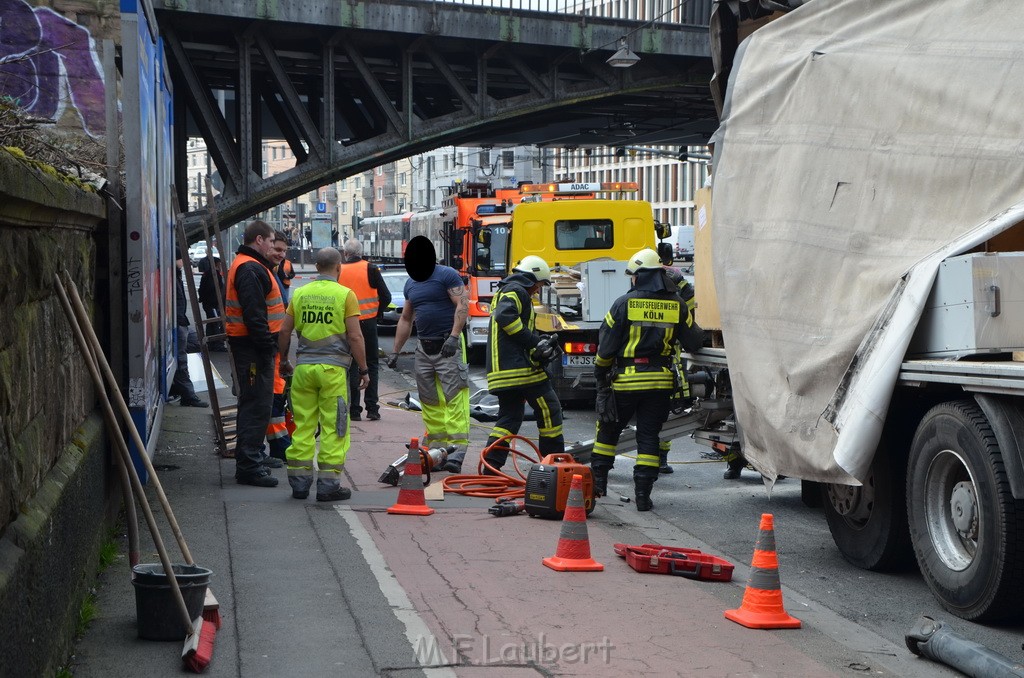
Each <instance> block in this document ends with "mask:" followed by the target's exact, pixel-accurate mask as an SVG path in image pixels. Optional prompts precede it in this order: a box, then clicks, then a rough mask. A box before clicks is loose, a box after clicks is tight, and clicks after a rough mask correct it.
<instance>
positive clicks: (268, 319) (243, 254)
mask: <svg viewBox="0 0 1024 678" xmlns="http://www.w3.org/2000/svg"><path fill="white" fill-rule="evenodd" d="M242 243H243V244H242V246H241V247H239V248H238V252H237V253H236V254H235V259H234V261H232V262H231V269H230V270H229V271H228V280H227V301H226V302H225V318H226V321H227V334H228V342H229V344H230V345H231V353H232V358H233V359H234V363H235V374H236V376H237V378H238V381H239V384H237V387H238V417H237V424H236V428H237V431H238V432H237V437H236V439H235V480H237V481H238V482H239V483H242V484H244V485H256V486H258V487H276V486H277V478H275V477H274V476H273V475H271V473H270V469H271V468H277V467H280V466H283V463H282V462H281V461H280V460H279V459H274V458H273V457H270V456H268V455H267V452H266V449H265V446H264V444H263V440H264V438H265V437H266V434H267V425H268V424H269V423H270V418H271V409H272V407H273V403H274V359H275V357H276V356H277V335H278V332H280V331H281V326H282V324H283V323H284V316H285V307H284V302H283V301H282V299H281V290H280V289H279V288H278V285H277V278H276V276H274V274H273V271H272V270H271V267H272V264H271V262H270V259H269V258H268V255H269V254H270V251H271V250H272V249H273V247H274V229H273V228H271V227H270V225H269V224H267V223H266V222H264V221H253V222H251V223H250V224H249V225H248V226H246V228H245V233H244V235H243V237H242Z"/></svg>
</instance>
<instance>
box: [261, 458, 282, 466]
mask: <svg viewBox="0 0 1024 678" xmlns="http://www.w3.org/2000/svg"><path fill="white" fill-rule="evenodd" d="M260 465H262V466H265V467H266V468H283V467H284V462H283V461H281V459H279V458H278V457H267V458H266V459H264V460H263V461H261V462H260Z"/></svg>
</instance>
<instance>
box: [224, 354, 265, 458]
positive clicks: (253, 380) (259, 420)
mask: <svg viewBox="0 0 1024 678" xmlns="http://www.w3.org/2000/svg"><path fill="white" fill-rule="evenodd" d="M230 341H231V357H232V358H233V359H234V362H235V374H236V375H237V377H238V382H239V383H238V384H236V385H235V388H236V391H237V393H238V417H237V419H236V428H237V430H238V433H237V436H236V438H235V478H252V477H255V476H262V475H265V474H266V473H268V471H267V470H266V469H265V468H264V467H263V465H262V464H261V462H262V461H263V460H265V459H266V458H267V453H266V450H265V448H264V445H263V441H264V439H265V438H266V437H267V426H268V425H269V424H270V417H271V412H272V410H273V407H274V352H273V351H268V350H266V349H262V350H261V349H258V348H257V347H256V346H254V345H253V344H252V342H250V341H249V340H248V339H244V338H243V339H232V340H230Z"/></svg>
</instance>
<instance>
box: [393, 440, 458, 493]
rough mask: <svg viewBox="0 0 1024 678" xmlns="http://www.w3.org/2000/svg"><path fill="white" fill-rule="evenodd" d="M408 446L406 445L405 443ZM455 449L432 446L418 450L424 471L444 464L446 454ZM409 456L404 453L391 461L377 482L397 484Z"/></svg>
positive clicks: (446, 458)
mask: <svg viewBox="0 0 1024 678" xmlns="http://www.w3.org/2000/svg"><path fill="white" fill-rule="evenodd" d="M406 447H408V445H406ZM454 451H455V447H454V446H452V447H432V448H430V449H422V450H420V463H421V464H422V467H423V469H424V473H430V471H431V470H434V469H439V468H441V467H442V466H444V463H445V462H446V461H448V455H449V454H451V453H452V452H454ZM408 458H409V456H408V455H406V454H404V455H402V456H401V457H399V458H398V459H395V460H394V461H393V462H391V465H390V466H388V467H387V468H386V469H384V473H382V474H381V475H380V478H378V479H377V482H378V483H384V484H386V485H392V486H394V487H397V486H398V482H399V481H400V480H401V479H402V474H403V473H405V462H406V460H408Z"/></svg>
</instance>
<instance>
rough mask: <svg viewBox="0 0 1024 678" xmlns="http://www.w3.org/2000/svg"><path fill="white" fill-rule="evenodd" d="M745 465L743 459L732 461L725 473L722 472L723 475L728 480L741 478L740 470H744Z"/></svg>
mask: <svg viewBox="0 0 1024 678" xmlns="http://www.w3.org/2000/svg"><path fill="white" fill-rule="evenodd" d="M744 466H746V463H745V462H744V461H743V460H742V459H737V460H735V461H730V462H729V468H727V469H725V473H723V474H722V477H723V478H725V479H726V480H739V477H740V472H741V471H742V470H743V467H744Z"/></svg>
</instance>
